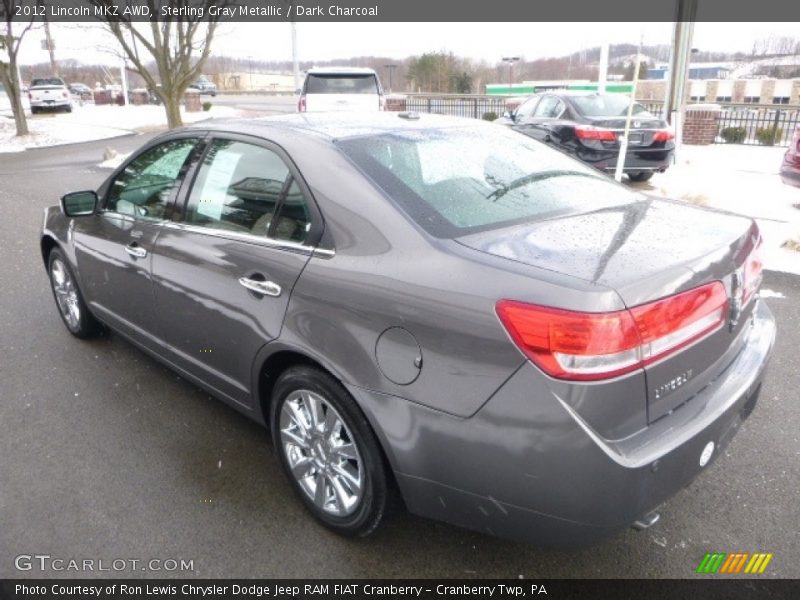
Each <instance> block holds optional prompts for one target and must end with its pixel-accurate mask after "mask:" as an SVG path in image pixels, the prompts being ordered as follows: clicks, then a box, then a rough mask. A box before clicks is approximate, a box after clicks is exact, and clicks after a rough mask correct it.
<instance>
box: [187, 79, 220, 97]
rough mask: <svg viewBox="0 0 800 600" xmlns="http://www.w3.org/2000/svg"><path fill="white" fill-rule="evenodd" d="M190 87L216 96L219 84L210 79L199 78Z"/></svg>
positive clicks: (201, 92)
mask: <svg viewBox="0 0 800 600" xmlns="http://www.w3.org/2000/svg"><path fill="white" fill-rule="evenodd" d="M189 87H190V88H192V89H195V90H197V91H198V92H200V95H201V96H202V95H204V94H206V95H209V96H211V97H214V96H216V95H217V86H216V84H215V83H214V82H213V81H209V80H208V79H198V80H197V81H195V82H194V83H192V84H190V85H189Z"/></svg>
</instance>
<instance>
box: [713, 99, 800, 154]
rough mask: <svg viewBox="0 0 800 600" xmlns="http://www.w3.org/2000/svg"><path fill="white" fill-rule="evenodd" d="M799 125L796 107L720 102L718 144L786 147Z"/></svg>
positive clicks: (799, 120) (797, 108) (799, 114)
mask: <svg viewBox="0 0 800 600" xmlns="http://www.w3.org/2000/svg"><path fill="white" fill-rule="evenodd" d="M798 125H800V106H789V105H771V104H770V105H763V104H761V105H757V104H723V105H722V111H721V112H720V116H719V133H718V135H717V139H716V140H715V141H716V142H717V143H718V144H725V143H728V144H730V143H733V144H751V145H766V146H788V145H789V143H790V142H791V141H792V135H793V134H794V130H795V128H796V127H797V126H798Z"/></svg>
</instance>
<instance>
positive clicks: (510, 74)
mask: <svg viewBox="0 0 800 600" xmlns="http://www.w3.org/2000/svg"><path fill="white" fill-rule="evenodd" d="M502 60H503V62H504V63H508V93H509V94H511V91H512V88H513V86H514V63H515V62H517V61H518V60H519V56H504V57H503V59H502Z"/></svg>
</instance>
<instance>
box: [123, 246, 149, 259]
mask: <svg viewBox="0 0 800 600" xmlns="http://www.w3.org/2000/svg"><path fill="white" fill-rule="evenodd" d="M125 252H127V253H128V254H130V255H131V256H132V257H133V258H144V257H145V256H147V250H145V249H144V248H142V247H141V246H140V245H139V244H137V243H136V242H131V243H130V244H128V245H127V246H125Z"/></svg>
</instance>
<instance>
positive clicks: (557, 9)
mask: <svg viewBox="0 0 800 600" xmlns="http://www.w3.org/2000/svg"><path fill="white" fill-rule="evenodd" d="M6 4H10V7H11V17H12V19H13V20H15V21H29V20H31V19H33V20H37V21H41V20H44V19H47V20H48V21H51V22H75V21H78V22H80V21H84V22H90V21H97V20H101V19H106V20H107V19H119V20H124V21H139V22H142V21H166V20H178V19H183V20H192V21H219V22H248V21H250V22H259V21H262V22H269V21H272V22H276V21H290V20H294V21H297V22H310V21H316V22H326V21H330V22H510V21H513V22H542V21H544V22H556V21H563V22H571V21H573V22H597V23H598V24H602V23H603V22H620V21H621V22H639V21H651V22H659V21H660V22H664V21H675V20H678V18H677V15H678V14H679V8H680V9H681V12H680V14H693V15H694V17H693V18H692V19H691V20H695V21H708V22H754V21H761V22H770V21H779V22H794V21H800V2H797V1H796V0H758V1H757V2H754V1H747V0H571V1H570V2H552V1H551V0H492V1H491V2H478V1H465V0H299V1H298V0H8V3H5V2H4V3H0V21H4V20H6V19H5V16H6V15H4V14H3V13H4V12H5V8H4V6H5V5H6ZM687 9H688V10H687ZM683 20H686V19H683ZM598 26H600V25H598Z"/></svg>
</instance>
